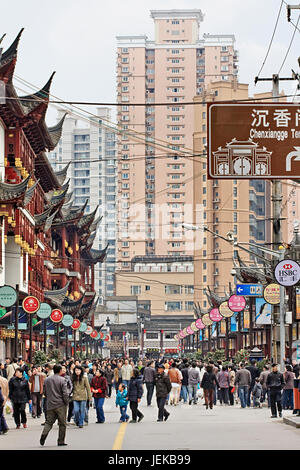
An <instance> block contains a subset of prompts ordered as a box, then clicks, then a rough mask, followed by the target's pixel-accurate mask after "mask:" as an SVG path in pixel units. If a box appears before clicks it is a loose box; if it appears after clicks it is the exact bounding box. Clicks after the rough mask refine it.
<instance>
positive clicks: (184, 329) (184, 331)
mask: <svg viewBox="0 0 300 470" xmlns="http://www.w3.org/2000/svg"><path fill="white" fill-rule="evenodd" d="M182 333H183V334H184V336H187V335H188V332H187V330H186V328H183V330H182Z"/></svg>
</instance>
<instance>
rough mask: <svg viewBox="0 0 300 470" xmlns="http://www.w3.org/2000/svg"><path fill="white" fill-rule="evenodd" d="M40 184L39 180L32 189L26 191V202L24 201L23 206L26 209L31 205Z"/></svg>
mask: <svg viewBox="0 0 300 470" xmlns="http://www.w3.org/2000/svg"><path fill="white" fill-rule="evenodd" d="M39 182H40V180H39V179H38V180H36V181H35V183H34V184H33V185H32V186H31V187H30V188H28V189H27V190H26V192H25V196H24V201H23V206H24V207H25V206H27V205H28V204H29V203H30V201H31V199H32V197H33V195H34V192H35V190H36V187H37V185H38V184H39Z"/></svg>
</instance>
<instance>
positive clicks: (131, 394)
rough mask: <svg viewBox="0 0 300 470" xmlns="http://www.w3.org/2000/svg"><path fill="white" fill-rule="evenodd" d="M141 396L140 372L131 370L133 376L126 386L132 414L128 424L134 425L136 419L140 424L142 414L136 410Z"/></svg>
mask: <svg viewBox="0 0 300 470" xmlns="http://www.w3.org/2000/svg"><path fill="white" fill-rule="evenodd" d="M142 396H143V384H142V377H141V376H140V371H139V370H138V369H133V376H132V377H131V379H130V380H129V385H128V401H129V402H130V409H131V412H132V419H131V421H130V423H136V418H137V417H138V418H139V420H138V422H140V421H142V419H143V417H144V415H143V413H141V412H140V410H139V409H138V406H139V403H140V401H141V398H142Z"/></svg>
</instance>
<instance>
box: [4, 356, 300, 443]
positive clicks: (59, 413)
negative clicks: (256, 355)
mask: <svg viewBox="0 0 300 470" xmlns="http://www.w3.org/2000/svg"><path fill="white" fill-rule="evenodd" d="M298 377H299V365H298V364H297V361H293V363H292V364H286V367H285V371H284V373H281V372H279V371H278V366H277V364H268V363H265V364H264V367H263V370H260V369H259V368H258V367H257V364H256V362H255V360H252V361H250V362H249V363H243V362H241V363H240V364H234V363H232V364H228V363H222V361H218V362H213V361H210V362H207V363H205V362H203V361H195V360H193V361H189V360H188V359H187V358H180V359H179V358H172V359H166V358H164V357H163V355H160V357H159V359H157V360H139V361H137V362H135V361H133V359H131V358H118V359H117V358H112V359H91V360H89V359H86V360H83V361H80V360H79V359H76V358H69V359H65V360H63V361H61V362H60V363H59V364H57V363H55V361H54V362H52V363H47V364H44V365H43V366H40V365H35V364H26V363H25V362H24V360H23V359H22V358H21V357H20V358H18V359H16V358H13V359H10V358H7V359H6V361H5V363H0V434H6V433H7V432H8V426H7V422H6V419H5V412H4V411H6V413H10V412H12V413H13V419H14V422H15V426H16V429H20V428H21V426H23V428H26V427H27V413H26V406H27V404H28V405H29V410H30V414H31V416H32V418H34V419H35V418H37V419H38V418H41V417H42V415H43V416H44V422H43V423H41V424H42V425H43V426H44V427H43V431H42V434H41V437H40V444H41V445H44V443H45V441H46V438H47V436H48V434H49V432H50V431H51V429H52V427H53V424H54V423H55V421H56V420H57V421H58V425H59V432H58V441H57V444H58V445H59V446H62V445H66V443H65V435H66V429H67V426H68V425H71V424H73V425H75V426H77V427H78V428H83V427H84V426H85V425H88V422H89V410H90V408H92V409H94V410H95V415H96V423H97V424H103V423H105V412H104V403H105V400H106V399H113V400H114V401H115V406H116V407H119V409H120V419H119V421H120V423H124V422H129V423H138V422H141V421H142V420H143V418H144V414H143V413H142V411H141V410H140V409H139V404H140V402H141V399H142V396H143V395H144V394H145V398H146V404H147V406H149V407H150V406H152V400H153V397H154V395H155V397H156V405H157V409H158V417H157V421H158V422H162V421H167V419H168V418H169V415H170V409H169V411H168V409H167V408H166V406H167V405H170V406H178V405H179V404H180V402H182V403H183V404H188V405H197V404H202V401H203V405H204V406H205V407H206V409H213V407H214V405H216V404H219V405H220V406H234V405H236V406H240V407H241V408H244V409H245V408H247V407H248V408H249V407H250V406H251V407H254V408H261V407H262V405H263V404H264V403H265V404H266V406H268V407H269V408H270V411H271V418H276V417H277V416H279V417H282V410H294V403H293V389H294V379H295V378H298ZM114 389H115V393H113V390H114ZM113 396H114V398H113ZM128 409H130V411H131V420H130V417H129V415H128ZM294 412H295V410H294Z"/></svg>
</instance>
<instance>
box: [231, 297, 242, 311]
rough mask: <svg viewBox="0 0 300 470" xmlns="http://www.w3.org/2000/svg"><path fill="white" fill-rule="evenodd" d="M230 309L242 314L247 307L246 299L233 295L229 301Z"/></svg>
mask: <svg viewBox="0 0 300 470" xmlns="http://www.w3.org/2000/svg"><path fill="white" fill-rule="evenodd" d="M228 307H229V308H230V310H232V311H233V312H241V311H242V310H244V308H245V307H246V299H245V297H243V296H242V295H232V296H231V297H230V298H229V300H228Z"/></svg>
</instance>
